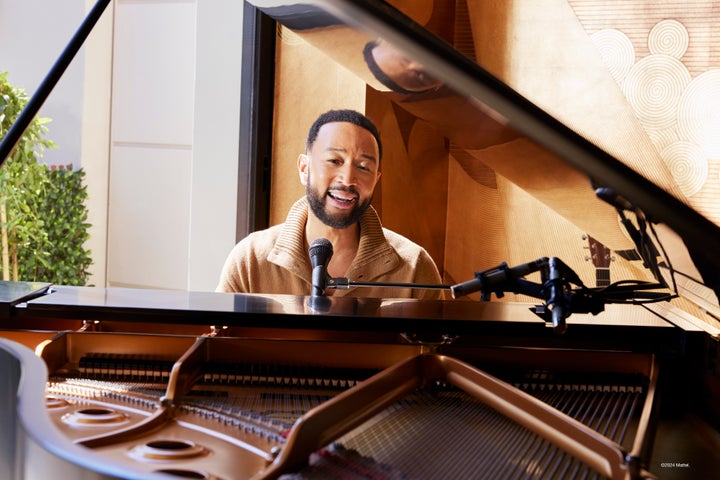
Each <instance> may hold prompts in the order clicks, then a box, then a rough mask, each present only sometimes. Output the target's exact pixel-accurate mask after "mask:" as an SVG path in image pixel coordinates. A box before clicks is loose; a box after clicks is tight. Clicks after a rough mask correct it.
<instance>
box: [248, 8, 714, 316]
mask: <svg viewBox="0 0 720 480" xmlns="http://www.w3.org/2000/svg"><path fill="white" fill-rule="evenodd" d="M249 3H251V4H253V5H254V6H256V7H257V8H258V9H260V10H261V11H263V12H264V13H266V14H268V15H269V16H271V17H272V18H274V19H275V20H276V21H277V22H279V23H280V24H282V25H283V26H284V27H285V28H289V29H290V30H292V31H293V33H295V34H297V35H299V36H300V37H302V38H303V39H304V40H305V41H307V42H308V43H310V44H312V45H314V46H316V47H318V48H319V49H321V50H322V51H323V52H324V53H326V54H327V55H329V56H330V57H332V58H333V59H334V60H335V61H337V62H338V63H340V64H341V65H343V66H345V67H346V68H347V69H348V70H350V71H351V72H353V73H355V74H357V75H358V76H359V77H361V78H362V79H364V80H365V81H366V82H367V84H368V85H369V86H371V87H372V88H374V89H377V90H379V91H383V92H385V94H386V95H387V96H388V98H390V99H391V100H392V101H393V102H395V103H396V104H397V105H399V106H400V107H402V108H403V109H406V110H407V111H408V112H410V113H412V114H413V115H415V116H417V117H418V118H421V119H424V120H427V121H429V122H430V123H431V124H433V125H434V126H435V127H436V128H437V129H438V130H439V131H440V132H442V133H443V134H444V135H445V136H447V138H448V139H450V140H451V141H452V142H453V143H454V145H455V146H456V147H458V148H461V149H464V150H465V152H466V153H468V154H469V155H467V157H469V158H470V159H471V161H472V159H473V158H475V159H477V160H478V161H477V163H476V164H477V165H479V164H481V163H482V164H484V165H486V166H489V167H491V168H492V169H493V170H495V171H496V172H497V173H499V174H501V175H502V176H504V177H505V178H507V179H509V180H510V181H511V182H513V183H515V184H516V185H517V186H519V187H520V188H522V189H523V190H525V191H527V192H528V193H530V194H531V195H533V196H535V197H536V198H537V199H538V200H540V201H541V202H543V203H545V204H546V205H549V206H550V207H551V208H552V209H553V210H555V211H556V212H557V213H559V214H560V215H561V216H563V217H565V218H567V219H569V220H570V221H571V222H572V223H574V224H575V225H577V226H578V227H580V228H582V229H583V231H585V232H588V233H589V235H590V236H591V237H594V238H596V239H598V240H599V241H600V242H602V244H604V245H606V246H608V247H610V248H611V249H613V250H616V251H622V250H625V249H627V248H628V244H630V245H631V246H630V249H631V250H632V249H635V250H637V251H638V252H640V253H641V254H645V253H646V252H643V250H645V247H643V246H639V247H638V245H637V243H635V244H634V245H633V243H632V241H631V240H629V235H628V234H627V233H625V232H624V231H623V228H622V227H620V226H619V224H620V222H619V215H618V209H617V208H616V207H618V206H619V207H620V208H621V209H624V207H625V206H630V208H631V209H632V210H635V211H636V212H640V215H642V216H644V217H645V218H647V219H649V220H650V221H651V222H652V223H657V224H658V225H660V228H661V231H660V232H659V233H658V235H659V236H661V240H662V242H661V244H660V248H661V249H663V250H664V246H665V243H666V242H667V243H668V244H672V247H673V249H672V250H671V251H669V252H665V254H666V255H667V256H668V257H669V260H670V263H671V264H672V265H674V266H675V269H676V270H678V266H679V265H682V266H683V267H684V269H685V271H684V272H683V273H687V274H688V275H689V276H690V277H693V278H695V279H696V280H701V281H699V282H694V281H686V278H685V277H682V278H680V279H679V280H678V279H677V278H676V279H675V281H678V282H679V283H681V285H680V287H681V290H682V291H684V292H687V293H688V295H687V296H688V297H689V298H691V299H692V300H693V301H694V302H696V303H699V304H701V306H702V308H705V309H706V310H711V311H720V310H718V309H717V303H718V302H717V290H718V288H720V284H718V281H717V275H716V274H715V272H717V271H718V269H720V257H718V256H717V255H714V254H713V252H715V251H717V248H718V247H720V229H718V226H717V225H716V224H715V223H714V222H712V221H711V220H709V219H708V218H706V217H705V216H704V215H702V214H700V213H699V212H698V211H696V210H695V209H693V208H692V207H690V206H689V205H688V202H687V199H685V198H684V197H683V194H682V192H681V191H680V189H679V188H678V187H677V185H676V182H674V181H673V179H672V176H671V175H670V174H669V172H668V170H667V168H666V167H665V166H664V165H660V164H658V163H657V162H656V163H653V160H657V158H655V159H652V158H648V155H647V154H646V153H647V152H643V151H638V150H637V149H633V148H626V147H627V145H624V144H623V142H621V141H619V139H620V136H622V135H629V134H628V133H627V129H628V128H630V127H631V126H632V122H629V123H628V122H627V121H626V120H627V119H626V118H624V117H622V118H620V117H617V116H616V117H614V118H613V117H612V115H616V114H617V112H616V111H614V110H613V111H611V112H601V111H597V112H595V111H593V112H590V113H589V114H588V112H587V111H585V112H584V113H583V112H582V111H581V108H579V107H578V108H570V109H569V110H570V111H569V112H567V111H563V109H562V108H560V109H554V111H553V115H551V114H550V113H549V111H550V110H553V109H552V108H551V107H552V105H551V102H547V105H546V104H545V102H544V99H543V98H542V90H543V89H545V90H548V87H547V83H543V82H538V81H537V80H535V86H534V87H532V86H530V87H528V86H527V83H530V84H532V82H533V79H530V80H527V83H526V84H523V83H522V82H521V81H518V82H515V83H516V84H517V85H519V86H520V87H521V88H523V90H524V91H526V92H528V93H534V94H537V93H538V92H540V94H539V95H535V96H534V98H533V101H530V100H529V99H528V98H527V97H526V96H524V95H521V94H520V93H518V90H516V89H514V88H511V87H510V86H509V85H508V83H505V82H504V81H501V80H500V79H499V78H498V77H497V76H495V75H493V74H491V73H490V71H489V70H488V69H486V68H484V65H479V64H478V63H476V62H475V61H474V60H471V59H469V58H468V57H467V56H464V55H463V54H461V53H460V52H459V51H457V50H456V49H455V48H453V47H452V46H451V45H449V44H448V43H447V42H445V41H443V40H442V39H440V38H439V37H438V36H436V35H434V34H432V33H431V32H430V31H428V29H426V28H425V27H423V26H422V25H420V24H419V23H416V22H415V21H414V20H412V19H411V18H409V16H407V15H405V14H404V13H403V12H402V11H401V9H402V10H405V11H411V12H412V11H413V10H420V11H421V13H422V11H424V9H423V8H420V7H417V8H415V7H413V6H411V5H410V4H409V3H408V2H402V1H392V0H391V1H389V2H383V1H377V0H367V1H365V0H363V1H359V0H338V1H336V0H307V1H298V2H293V1H289V0H279V1H275V0H250V2H249ZM560 3H562V4H563V5H562V6H561V8H569V7H568V5H566V2H540V3H538V5H537V6H536V5H535V3H534V2H529V3H528V5H526V6H525V7H527V8H525V7H524V8H525V9H526V10H527V9H531V8H538V9H542V8H544V9H547V8H549V7H552V8H555V5H556V4H557V5H560ZM393 4H395V5H397V6H398V8H395V7H394V6H393ZM530 4H532V5H530ZM540 4H542V5H540ZM468 8H470V9H475V14H476V15H477V14H482V13H487V11H485V10H483V9H485V8H492V7H486V6H484V4H483V2H476V1H469V2H468ZM544 13H545V14H548V12H544ZM557 13H558V12H552V15H556V14H557ZM561 13H565V12H561ZM525 15H526V16H532V13H531V12H529V11H528V13H526V14H525ZM552 15H550V16H551V17H552ZM543 18H545V20H538V21H547V17H543ZM553 18H557V17H553ZM543 28H546V26H545V27H543ZM529 30H532V28H529ZM474 33H475V34H476V32H474ZM536 34H538V35H539V32H536ZM482 35H483V34H480V36H482ZM489 35H491V34H489ZM514 35H516V36H520V35H524V36H525V41H526V43H532V42H535V43H536V44H538V45H539V44H545V43H548V42H551V41H550V40H548V39H547V38H545V37H543V38H542V40H540V39H539V38H540V37H537V38H538V40H537V41H534V40H532V38H529V39H528V36H529V35H530V33H528V34H521V33H516V34H514ZM474 39H475V41H476V42H477V38H474ZM377 40H380V41H381V42H385V43H389V44H390V45H391V46H392V47H394V48H395V49H397V50H399V51H400V52H401V53H402V54H403V55H405V56H406V57H407V58H412V59H413V60H415V61H416V62H418V63H419V64H421V65H422V66H424V67H425V69H426V73H427V74H428V75H429V78H430V79H433V78H434V79H438V80H439V82H438V84H434V85H432V88H429V89H428V90H426V91H421V92H419V93H418V92H417V91H409V90H408V89H400V88H398V83H397V82H393V81H391V80H390V79H389V77H390V76H391V75H392V74H391V73H390V72H389V71H387V72H383V71H382V69H381V68H380V67H379V65H378V61H379V57H377V56H375V57H372V58H371V59H370V62H368V56H367V48H369V47H368V42H370V41H377ZM562 40H563V41H569V36H567V35H566V37H564V38H563V39H562ZM586 40H587V39H586ZM526 46H527V45H526ZM538 48H543V47H538ZM544 48H546V49H547V48H552V46H551V45H549V46H547V47H544ZM579 50H580V51H582V49H579ZM546 53H547V52H546ZM564 55H565V54H564ZM563 61H564V59H563V60H559V62H560V63H561V65H560V66H559V67H558V68H560V69H562V68H563V64H562V62H563ZM580 62H581V63H582V60H580ZM564 66H565V67H567V65H564ZM534 67H538V66H537V65H531V66H530V67H529V69H532V68H534ZM585 67H586V66H585V65H581V66H580V67H579V70H581V74H587V73H588V69H587V68H585ZM583 68H585V70H583ZM563 71H564V72H565V70H563ZM607 77H608V78H611V77H610V76H609V74H608V75H607ZM514 80H517V78H515V79H514ZM574 80H576V81H577V82H580V83H583V82H584V85H583V86H582V87H580V88H586V89H590V88H595V87H596V86H597V83H596V82H598V79H597V78H596V77H592V78H591V80H588V78H575V79H574ZM577 82H576V83H577ZM558 88H566V86H562V87H558ZM549 90H552V89H551V88H550V89H549ZM616 90H617V87H616ZM580 94H581V91H577V92H576V91H573V92H571V94H568V96H567V97H566V98H567V99H568V100H569V101H570V102H573V99H577V98H580ZM572 95H575V97H573V96H572ZM579 103H581V102H579ZM538 104H543V106H544V107H546V108H545V109H543V108H540V107H539V106H538ZM584 106H585V105H584ZM600 107H602V105H600ZM566 110H567V109H566ZM599 110H602V108H600V109H599ZM583 116H584V117H594V116H597V117H602V118H601V119H600V121H601V122H603V121H605V122H606V123H607V122H613V121H614V122H616V123H618V125H617V126H615V127H614V128H613V129H612V134H611V135H607V132H606V131H603V135H605V138H603V137H598V136H597V134H596V132H594V131H593V128H592V127H593V123H592V120H586V119H585V118H583ZM560 117H562V121H561V120H560V119H559V118H560ZM636 123H637V122H636ZM609 151H612V154H611V153H608V152H609ZM511 156H512V157H514V160H513V161H508V158H509V157H511ZM464 168H466V170H468V169H472V166H468V165H464ZM478 168H479V167H478ZM596 188H598V189H600V190H597V191H596ZM600 195H603V196H604V198H605V199H604V200H601V199H600V198H599V197H600ZM663 225H664V226H667V227H670V228H669V229H666V228H664V227H663ZM653 248H654V249H655V251H658V250H657V249H658V245H654V246H653V247H650V249H651V252H652V249H653ZM653 257H655V255H653V253H648V254H647V255H646V257H645V259H646V261H647V260H649V261H650V262H649V264H651V265H652V263H655V262H657V261H658V260H657V258H658V257H655V258H653ZM660 264H661V265H660V267H659V268H655V267H654V266H653V270H654V272H655V276H656V277H659V278H658V279H661V280H664V281H666V282H667V283H668V284H670V285H671V284H672V282H673V279H670V277H669V276H668V269H667V268H665V267H666V266H667V264H666V263H664V262H663V260H662V259H661V260H660ZM681 271H682V270H681ZM698 277H700V278H698ZM703 283H704V285H702V284H703Z"/></svg>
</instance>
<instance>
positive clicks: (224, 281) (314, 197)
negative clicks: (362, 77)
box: [217, 110, 443, 298]
mask: <svg viewBox="0 0 720 480" xmlns="http://www.w3.org/2000/svg"><path fill="white" fill-rule="evenodd" d="M381 156H382V143H381V141H380V136H379V134H378V131H377V128H376V127H375V125H374V124H373V123H372V121H370V120H369V119H368V118H367V117H365V116H364V115H362V114H360V113H358V112H355V111H353V110H331V111H328V112H326V113H324V114H322V115H320V117H318V119H317V120H316V121H315V122H314V123H313V125H312V126H311V127H310V131H309V133H308V136H307V141H306V144H305V153H303V154H301V155H300V156H299V157H298V161H297V167H298V172H299V174H300V182H301V183H302V184H303V185H304V186H305V192H306V195H305V197H304V198H301V199H300V200H298V201H297V202H296V203H295V204H294V205H293V206H292V207H291V209H290V212H289V213H288V216H287V219H286V220H285V222H284V223H282V224H280V225H275V226H273V227H270V228H268V229H266V230H262V231H258V232H254V233H252V234H250V235H248V236H247V237H246V238H245V239H243V240H242V241H240V243H238V244H237V245H236V246H235V247H234V248H233V250H232V251H231V252H230V255H229V256H228V258H227V260H226V262H225V265H224V267H223V270H222V274H221V277H220V283H219V285H218V287H217V290H218V291H224V292H245V293H288V294H294V295H309V294H310V293H311V288H312V265H311V262H310V258H309V255H308V248H309V246H310V244H312V242H313V241H314V240H316V239H318V238H326V239H328V240H329V241H330V242H331V243H332V245H333V252H334V253H333V256H332V258H331V260H330V262H329V263H328V265H327V270H328V274H329V275H330V276H331V277H334V278H337V277H343V278H347V279H349V280H350V281H357V282H359V281H362V282H386V283H423V284H439V283H440V275H439V273H438V270H437V267H436V266H435V263H434V262H433V260H432V258H431V257H430V255H429V254H428V253H427V252H426V251H425V250H424V249H423V248H422V247H420V246H418V245H416V244H415V243H413V242H411V241H410V240H408V239H407V238H405V237H403V236H401V235H399V234H397V233H395V232H392V231H390V230H388V229H386V228H384V227H382V225H381V223H380V219H379V217H378V215H377V212H376V211H375V209H374V208H373V207H372V206H371V205H370V202H371V200H372V196H373V192H374V191H375V186H376V185H377V182H378V180H379V178H380V159H381ZM326 294H328V295H352V296H356V297H385V298H390V297H395V298H397V297H401V298H442V297H443V295H442V291H441V290H434V289H411V288H396V287H392V288H389V287H375V286H373V287H351V288H350V289H347V290H335V289H327V290H326Z"/></svg>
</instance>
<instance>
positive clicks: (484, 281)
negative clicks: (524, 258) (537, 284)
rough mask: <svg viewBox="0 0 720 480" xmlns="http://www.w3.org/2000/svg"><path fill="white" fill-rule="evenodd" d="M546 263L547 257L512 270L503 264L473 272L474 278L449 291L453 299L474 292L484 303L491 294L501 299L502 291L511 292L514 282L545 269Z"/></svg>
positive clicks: (452, 287)
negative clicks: (479, 294) (480, 296)
mask: <svg viewBox="0 0 720 480" xmlns="http://www.w3.org/2000/svg"><path fill="white" fill-rule="evenodd" d="M547 261H548V259H547V257H543V258H540V259H538V260H535V261H534V262H529V263H524V264H522V265H518V266H516V267H512V268H509V267H508V266H507V264H506V263H505V262H503V263H501V264H500V265H499V266H497V267H494V268H490V269H488V270H484V271H482V272H475V278H473V279H472V280H468V281H466V282H462V283H458V284H456V285H452V286H451V287H450V290H451V291H452V296H453V298H458V297H462V296H463V295H469V294H471V293H474V292H480V293H481V294H482V298H483V300H485V301H487V300H490V294H491V293H496V294H497V295H498V297H501V296H502V291H503V290H508V289H510V290H513V289H514V287H515V285H513V284H514V282H517V281H518V279H520V278H521V277H524V276H525V275H529V274H530V273H533V272H537V271H538V270H541V269H543V268H545V266H546V265H547ZM513 291H514V290H513Z"/></svg>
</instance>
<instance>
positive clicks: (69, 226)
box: [0, 72, 92, 285]
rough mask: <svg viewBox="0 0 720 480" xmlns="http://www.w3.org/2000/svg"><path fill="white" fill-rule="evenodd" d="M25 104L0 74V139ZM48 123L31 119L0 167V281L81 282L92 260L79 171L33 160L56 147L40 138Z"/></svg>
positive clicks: (24, 97)
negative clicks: (87, 245) (86, 246)
mask: <svg viewBox="0 0 720 480" xmlns="http://www.w3.org/2000/svg"><path fill="white" fill-rule="evenodd" d="M27 102H28V96H27V95H26V93H25V91H24V90H23V89H20V88H16V87H14V86H13V85H11V84H10V83H9V82H8V79H7V73H1V72H0V139H1V138H2V137H4V135H5V134H6V133H7V131H8V129H9V128H10V126H11V125H12V124H13V122H14V121H15V119H16V118H17V116H18V115H19V114H20V112H21V111H22V109H23V108H24V107H25V105H26V104H27ZM49 122H50V120H49V119H47V118H40V117H36V118H35V119H34V120H33V122H32V123H31V124H30V125H29V126H28V128H27V129H26V131H25V132H24V133H23V136H22V137H21V138H20V140H19V141H18V143H17V145H16V146H15V148H14V149H13V151H12V152H11V153H10V156H9V157H8V158H7V159H6V161H5V163H4V164H3V166H2V168H0V246H1V249H2V264H1V268H2V279H3V280H14V281H17V280H24V281H43V282H51V283H57V284H63V285H85V284H86V283H87V279H88V276H89V273H88V267H89V266H90V264H91V263H92V260H91V257H90V251H88V250H86V249H85V248H84V243H85V241H86V240H87V238H88V237H89V234H88V228H89V226H90V225H89V224H88V223H87V209H86V206H85V201H86V199H87V189H86V187H85V185H84V184H83V179H84V172H83V171H82V169H80V170H77V171H73V169H72V165H68V166H63V167H62V168H57V167H55V168H48V166H47V165H44V164H42V163H39V162H38V159H39V158H40V157H41V156H42V154H43V151H44V150H45V149H47V148H54V147H56V144H55V142H53V141H52V140H49V139H46V138H44V136H45V134H46V133H47V132H48V127H47V124H48V123H49Z"/></svg>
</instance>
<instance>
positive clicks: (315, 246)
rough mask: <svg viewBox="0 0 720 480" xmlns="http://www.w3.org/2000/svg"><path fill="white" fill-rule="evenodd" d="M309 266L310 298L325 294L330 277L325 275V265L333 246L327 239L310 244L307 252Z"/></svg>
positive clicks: (331, 254)
mask: <svg viewBox="0 0 720 480" xmlns="http://www.w3.org/2000/svg"><path fill="white" fill-rule="evenodd" d="M308 254H309V255H310V264H311V265H312V293H311V294H312V296H314V297H315V296H321V295H324V294H325V287H326V286H327V283H328V279H329V278H330V276H329V275H328V273H327V265H328V263H330V259H331V258H332V256H333V246H332V243H330V240H328V239H327V238H317V239H315V240H313V242H312V243H311V244H310V249H309V250H308Z"/></svg>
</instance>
